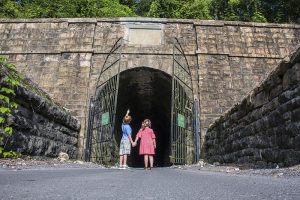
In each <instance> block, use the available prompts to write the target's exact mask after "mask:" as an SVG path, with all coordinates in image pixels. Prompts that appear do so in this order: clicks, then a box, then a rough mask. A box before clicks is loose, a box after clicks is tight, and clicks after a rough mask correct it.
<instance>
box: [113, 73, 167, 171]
mask: <svg viewBox="0 0 300 200" xmlns="http://www.w3.org/2000/svg"><path fill="white" fill-rule="evenodd" d="M171 90H172V77H171V76H170V75H168V74H166V73H165V72H162V71H160V70H155V69H152V68H146V67H140V68H135V69H130V70H126V71H124V72H121V74H120V82H119V92H118V104H117V113H116V130H117V131H116V133H115V139H116V141H117V142H118V144H120V140H121V123H122V118H123V116H124V114H125V113H126V110H127V109H128V108H129V109H130V115H131V116H132V118H133V119H132V122H131V127H132V130H133V138H135V136H136V134H137V132H138V130H139V129H140V127H141V123H142V121H143V120H144V119H146V118H148V119H150V120H151V122H152V129H153V130H154V133H155V135H156V142H157V148H156V151H155V152H156V155H155V157H154V165H155V166H169V165H170V159H169V155H170V152H171V147H170V133H171V130H170V126H171V124H170V123H171V94H172V93H171V92H172V91H171ZM128 165H129V166H131V167H143V166H144V162H143V157H142V156H140V155H139V144H138V145H137V146H136V147H134V148H132V152H131V156H130V157H129V158H128Z"/></svg>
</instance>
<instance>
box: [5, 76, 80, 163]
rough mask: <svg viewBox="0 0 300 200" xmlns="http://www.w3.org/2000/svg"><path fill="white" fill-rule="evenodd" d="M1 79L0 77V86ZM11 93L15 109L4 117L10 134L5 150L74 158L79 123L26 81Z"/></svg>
mask: <svg viewBox="0 0 300 200" xmlns="http://www.w3.org/2000/svg"><path fill="white" fill-rule="evenodd" d="M3 78H4V76H1V74H0V83H1V84H4V83H3V82H2V79H3ZM15 93H16V96H15V98H14V102H16V103H17V104H18V108H17V109H15V110H14V111H13V113H12V115H11V116H10V117H9V118H8V123H9V124H10V126H11V127H12V128H13V135H12V137H11V138H10V139H9V142H8V143H7V147H8V148H9V149H12V150H14V151H17V152H20V153H22V154H23V155H34V156H48V157H57V156H58V154H59V153H60V152H65V153H68V155H69V156H70V158H76V157H77V153H78V134H79V131H80V123H79V121H78V120H77V119H76V118H74V117H72V116H71V115H70V114H69V113H68V112H67V111H66V110H65V109H63V108H62V107H61V106H59V105H58V104H55V103H54V102H53V101H52V100H51V99H50V98H49V97H48V96H47V95H46V93H44V92H43V91H41V90H40V89H38V88H37V87H36V86H35V85H34V84H33V83H30V82H28V80H26V81H24V82H23V84H22V85H21V86H19V87H17V88H16V89H15Z"/></svg>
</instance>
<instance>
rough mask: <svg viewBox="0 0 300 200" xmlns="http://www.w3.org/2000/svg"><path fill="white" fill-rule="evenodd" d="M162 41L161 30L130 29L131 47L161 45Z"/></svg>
mask: <svg viewBox="0 0 300 200" xmlns="http://www.w3.org/2000/svg"><path fill="white" fill-rule="evenodd" d="M161 41H162V33H161V29H147V28H130V29H129V44H131V45H161Z"/></svg>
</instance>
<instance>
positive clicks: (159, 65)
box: [0, 18, 300, 157]
mask: <svg viewBox="0 0 300 200" xmlns="http://www.w3.org/2000/svg"><path fill="white" fill-rule="evenodd" d="M131 29H148V30H152V31H153V30H158V31H161V41H160V42H161V43H160V44H156V45H139V44H131V43H130V41H129V38H130V33H129V32H130V30H131ZM120 37H123V38H124V45H123V48H122V58H121V70H122V71H124V70H126V69H131V68H135V67H150V68H154V69H159V70H162V71H164V72H166V73H168V74H172V64H173V60H172V59H173V40H174V37H177V38H178V39H179V41H180V43H181V46H182V48H183V50H184V52H185V54H186V56H187V60H188V63H189V66H190V70H191V73H192V82H193V89H194V94H195V98H198V99H199V102H200V110H201V112H200V114H201V115H200V116H199V118H200V121H201V134H202V137H201V138H202V142H203V141H204V136H205V134H206V131H207V128H208V126H209V125H210V124H211V123H213V121H214V120H215V119H217V118H218V117H219V116H221V115H222V114H223V113H225V111H226V110H227V109H229V108H230V107H231V106H232V105H233V104H234V103H235V102H237V101H239V100H240V99H241V98H242V97H243V96H244V95H245V94H247V93H248V92H249V91H251V90H252V88H253V87H255V85H256V84H258V83H259V82H260V81H261V80H262V79H264V78H265V76H266V74H267V73H268V72H269V71H270V70H271V69H273V67H274V66H276V64H278V63H279V61H280V59H282V58H283V57H284V56H285V55H287V54H288V53H289V52H291V51H292V49H294V47H295V45H296V44H298V43H299V40H300V25H286V24H261V23H244V22H224V21H201V20H174V19H152V18H111V19H106V18H102V19H100V18H99V19H96V18H94V19H30V20H28V19H26V20H25V19H12V20H8V19H0V55H6V56H8V57H9V60H10V62H12V63H14V64H16V66H17V68H18V70H20V71H21V72H24V73H26V74H27V76H29V78H30V79H32V80H33V81H34V82H36V83H37V84H38V85H39V87H41V88H42V89H43V90H45V91H46V92H47V93H48V94H49V95H50V96H51V97H52V98H53V99H55V100H56V101H57V102H59V103H60V104H61V105H62V106H64V107H65V108H67V109H68V110H69V111H70V113H71V114H72V115H73V116H75V117H77V118H78V119H79V120H80V121H81V125H82V126H81V131H80V135H79V141H78V144H79V148H80V150H79V157H82V150H83V147H84V138H85V133H86V126H87V116H88V104H89V97H90V96H92V95H94V92H95V83H96V80H97V79H98V76H99V74H100V71H101V69H102V67H103V63H104V61H105V58H106V56H107V55H108V52H109V51H110V49H111V48H112V46H113V45H114V44H115V42H116V41H117V40H118V39H119V38H120Z"/></svg>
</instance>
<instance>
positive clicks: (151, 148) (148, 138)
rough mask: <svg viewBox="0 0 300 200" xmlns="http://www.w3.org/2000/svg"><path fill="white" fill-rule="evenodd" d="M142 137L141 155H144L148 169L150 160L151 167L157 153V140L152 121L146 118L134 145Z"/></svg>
mask: <svg viewBox="0 0 300 200" xmlns="http://www.w3.org/2000/svg"><path fill="white" fill-rule="evenodd" d="M139 138H141V142H140V155H144V164H145V169H146V170H147V169H148V160H150V169H151V168H152V167H153V156H154V154H155V148H156V142H155V135H154V132H153V130H152V129H151V121H150V120H149V119H145V120H144V121H143V123H142V127H141V129H140V130H139V132H138V134H137V135H136V138H135V141H134V145H133V146H136V143H137V141H138V140H139Z"/></svg>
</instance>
